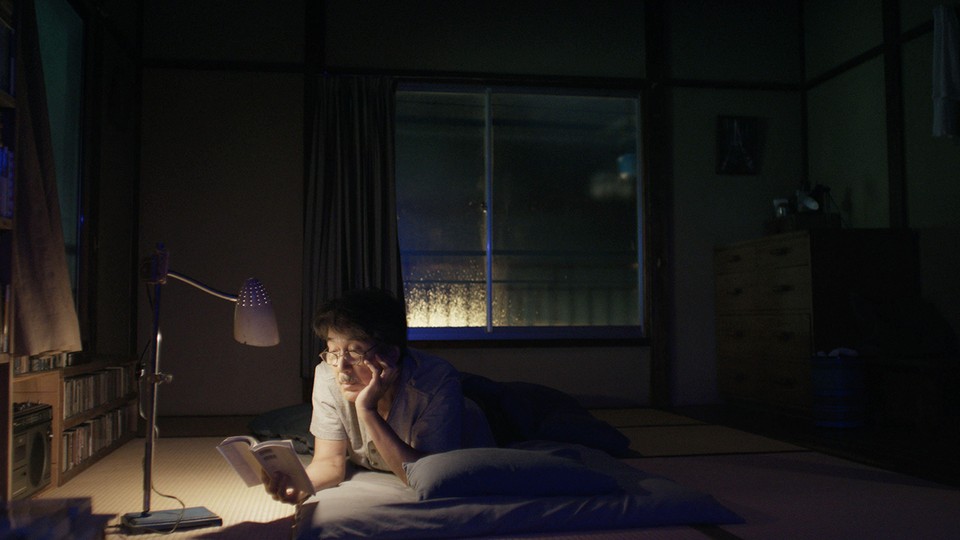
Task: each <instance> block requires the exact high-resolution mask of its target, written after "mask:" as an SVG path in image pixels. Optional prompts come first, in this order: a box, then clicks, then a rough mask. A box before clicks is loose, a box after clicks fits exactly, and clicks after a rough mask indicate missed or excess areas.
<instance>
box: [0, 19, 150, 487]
mask: <svg viewBox="0 0 960 540" xmlns="http://www.w3.org/2000/svg"><path fill="white" fill-rule="evenodd" d="M19 9H20V3H19V2H17V1H16V0H0V403H2V404H3V409H2V411H0V503H4V502H7V501H10V500H11V499H12V498H13V497H12V495H13V494H14V493H16V494H17V496H18V498H21V497H23V498H25V497H32V496H34V495H35V494H37V493H40V492H42V491H43V490H45V489H49V488H50V487H54V486H59V485H62V484H63V483H65V482H67V481H69V480H70V479H71V478H73V477H74V476H75V475H76V474H77V473H79V472H80V471H82V470H84V469H85V468H87V467H89V466H90V465H91V464H92V463H95V462H96V461H98V460H99V459H100V458H102V457H103V456H105V455H106V454H108V453H110V452H111V451H113V450H114V449H116V448H117V447H119V446H120V445H122V444H123V443H124V442H126V441H127V440H129V439H131V438H133V437H134V436H136V435H137V427H138V424H139V421H138V414H137V405H138V398H137V395H138V392H137V385H136V369H137V362H136V359H135V358H132V357H104V356H97V355H90V354H65V353H52V354H46V355H38V356H33V357H25V356H21V355H18V354H16V351H17V349H16V347H15V345H16V344H15V343H14V335H15V332H14V324H13V321H14V317H13V314H14V312H15V309H16V308H17V302H16V300H17V298H16V292H17V291H15V290H12V286H13V284H14V281H15V280H14V278H15V277H16V276H15V271H14V268H13V253H14V252H15V249H14V248H15V247H16V242H17V240H16V238H15V236H16V235H15V232H16V231H17V226H18V223H17V219H16V218H17V216H16V215H15V212H14V207H15V205H14V201H15V200H16V198H17V196H18V193H17V187H18V185H17V181H18V178H17V174H16V171H17V170H18V167H17V165H18V163H16V161H17V158H18V157H19V155H18V151H19V150H22V148H21V147H20V145H19V144H18V142H20V141H18V140H17V131H18V130H17V127H18V126H17V122H18V121H21V120H22V119H21V118H18V97H19V98H21V99H22V96H17V92H16V91H15V88H14V87H13V84H14V81H15V80H16V79H18V77H17V75H18V74H17V73H16V68H17V65H16V59H17V56H18V55H17V51H18V49H19V48H20V42H19V41H20V38H21V36H20V34H19V32H18V30H19V26H18V21H19ZM21 224H22V223H21ZM74 363H76V365H72V364H74ZM36 404H43V405H48V406H49V407H44V406H37V405H36ZM38 409H39V410H42V416H43V418H42V419H41V420H40V421H36V420H37V419H36V418H35V415H34V412H35V411H36V410H38ZM18 411H22V412H21V413H20V414H17V412H18ZM37 414H40V413H37ZM26 416H29V417H30V423H29V425H27V424H28V423H27V422H25V421H24V418H25V417H26ZM47 416H49V417H50V418H49V419H47V418H46V417H47ZM47 426H49V428H48V427H47ZM47 429H49V433H50V437H49V439H48V438H47V436H46V435H47ZM35 441H40V442H42V443H43V444H34V442H35ZM47 441H49V450H47V448H46V443H47ZM38 447H39V448H42V451H41V452H39V455H40V456H43V457H46V455H47V454H49V484H45V478H44V479H43V480H42V481H39V482H35V481H34V480H33V473H34V472H35V471H34V467H33V466H34V465H35V464H38V463H39V464H44V463H46V460H44V459H37V457H36V452H35V450H36V449H37V448H38ZM25 449H27V450H26V451H24V450H25ZM24 456H28V458H24ZM25 463H27V464H29V466H27V465H25ZM26 471H29V472H26ZM28 477H29V479H30V482H31V484H30V486H31V487H30V488H29V489H26V490H25V489H23V485H24V478H28Z"/></svg>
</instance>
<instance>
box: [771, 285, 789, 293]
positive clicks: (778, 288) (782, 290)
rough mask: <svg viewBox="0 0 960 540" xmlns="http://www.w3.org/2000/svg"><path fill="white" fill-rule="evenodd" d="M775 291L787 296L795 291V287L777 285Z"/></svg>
mask: <svg viewBox="0 0 960 540" xmlns="http://www.w3.org/2000/svg"><path fill="white" fill-rule="evenodd" d="M773 290H774V292H777V293H780V294H785V293H788V292H791V291H793V285H787V284H783V285H777V286H776V287H775V288H774V289H773Z"/></svg>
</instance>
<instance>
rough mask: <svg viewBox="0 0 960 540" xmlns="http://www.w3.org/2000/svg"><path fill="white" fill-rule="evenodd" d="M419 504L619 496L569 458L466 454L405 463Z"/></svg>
mask: <svg viewBox="0 0 960 540" xmlns="http://www.w3.org/2000/svg"><path fill="white" fill-rule="evenodd" d="M403 470H404V472H406V474H407V482H408V483H409V484H410V487H412V488H413V489H414V490H416V492H417V494H418V495H419V497H420V500H421V501H422V500H427V499H438V498H444V497H480V496H485V495H519V496H527V497H549V496H561V495H576V496H589V495H600V494H604V493H612V492H615V491H618V490H619V487H618V486H617V482H616V480H614V479H613V478H612V477H610V476H607V475H605V474H603V473H600V472H597V471H594V470H592V469H590V468H588V467H587V466H585V465H583V464H581V463H579V462H577V461H575V460H573V459H568V458H565V457H560V456H557V455H553V454H549V453H546V452H540V451H534V450H521V449H516V448H464V449H461V450H452V451H449V452H442V453H439V454H431V455H429V456H426V457H423V458H421V459H419V460H417V461H415V462H411V463H404V464H403Z"/></svg>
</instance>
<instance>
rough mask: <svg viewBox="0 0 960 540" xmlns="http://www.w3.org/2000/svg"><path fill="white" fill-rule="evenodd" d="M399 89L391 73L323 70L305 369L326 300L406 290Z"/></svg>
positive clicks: (311, 193)
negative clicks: (400, 228) (397, 148)
mask: <svg viewBox="0 0 960 540" xmlns="http://www.w3.org/2000/svg"><path fill="white" fill-rule="evenodd" d="M394 89H395V84H394V81H393V80H392V79H391V78H388V77H364V76H335V75H322V76H319V80H318V81H317V100H316V103H315V104H314V105H313V114H312V118H311V119H310V125H311V134H310V141H309V145H308V148H307V151H308V153H309V154H308V155H309V165H308V171H307V180H306V186H305V207H304V235H303V237H304V243H305V245H304V250H303V252H304V266H303V278H304V298H303V308H302V309H303V313H302V317H301V320H302V324H303V327H302V329H301V336H302V340H303V341H302V346H301V350H302V353H303V356H302V361H301V375H302V376H303V377H305V378H310V377H312V376H313V368H314V366H315V365H316V361H317V355H318V354H319V353H320V351H322V350H323V344H321V343H320V341H319V339H318V338H317V337H316V336H315V335H314V333H313V330H312V328H311V322H312V319H313V314H314V311H315V310H316V308H317V306H318V305H319V304H320V302H323V301H324V300H326V299H329V298H333V297H336V296H339V295H340V294H341V293H343V292H344V291H347V290H351V289H358V288H367V287H378V288H382V289H386V290H388V291H391V292H393V293H394V294H396V295H397V297H398V298H401V299H402V298H403V285H402V278H401V271H400V251H399V241H398V237H397V211H396V181H395V176H394V136H393V130H394Z"/></svg>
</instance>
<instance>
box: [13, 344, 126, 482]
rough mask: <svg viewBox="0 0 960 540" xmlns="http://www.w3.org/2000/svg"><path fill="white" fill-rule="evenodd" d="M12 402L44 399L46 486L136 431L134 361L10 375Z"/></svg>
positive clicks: (96, 362)
mask: <svg viewBox="0 0 960 540" xmlns="http://www.w3.org/2000/svg"><path fill="white" fill-rule="evenodd" d="M12 396H13V399H12V401H13V402H32V403H45V404H48V405H50V406H51V407H52V409H53V419H52V422H51V424H52V425H51V433H52V440H51V480H50V485H51V486H60V485H63V484H64V483H65V482H67V481H68V480H70V479H71V478H73V477H74V476H76V475H77V474H78V473H80V472H81V471H83V470H84V469H86V468H87V467H89V466H90V465H92V464H93V463H96V462H97V461H98V460H99V459H100V458H101V457H103V456H105V455H107V454H109V453H110V452H112V451H113V450H115V449H116V448H117V447H119V446H120V445H122V444H123V443H125V442H127V441H128V440H130V439H131V438H133V437H134V436H135V435H136V433H137V424H138V414H137V403H138V401H137V385H136V362H135V361H133V360H131V359H127V358H106V359H97V360H94V361H92V362H88V363H84V364H81V365H77V366H69V367H58V368H53V369H45V370H40V371H32V372H27V373H22V374H19V375H15V376H14V378H13V384H12Z"/></svg>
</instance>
